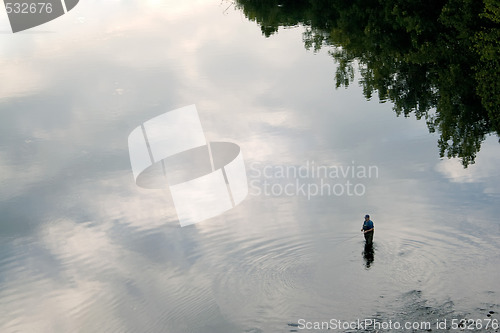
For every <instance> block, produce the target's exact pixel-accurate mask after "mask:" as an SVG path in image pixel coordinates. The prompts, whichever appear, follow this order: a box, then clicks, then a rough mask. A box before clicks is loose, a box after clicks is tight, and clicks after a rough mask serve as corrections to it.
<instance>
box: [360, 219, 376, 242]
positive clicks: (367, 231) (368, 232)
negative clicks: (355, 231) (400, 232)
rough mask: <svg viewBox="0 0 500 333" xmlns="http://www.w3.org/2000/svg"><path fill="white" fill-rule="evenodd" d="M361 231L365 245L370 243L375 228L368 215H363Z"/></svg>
mask: <svg viewBox="0 0 500 333" xmlns="http://www.w3.org/2000/svg"><path fill="white" fill-rule="evenodd" d="M361 231H362V232H363V233H364V236H365V240H366V245H372V243H373V234H374V233H375V228H374V226H373V222H372V220H370V215H365V222H363V228H361Z"/></svg>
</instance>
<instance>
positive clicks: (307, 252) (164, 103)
mask: <svg viewBox="0 0 500 333" xmlns="http://www.w3.org/2000/svg"><path fill="white" fill-rule="evenodd" d="M228 6H229V3H222V4H221V3H219V2H217V1H191V2H182V3H180V2H178V3H176V2H173V1H164V2H162V1H147V2H142V1H141V2H139V1H126V2H125V1H114V2H107V3H105V4H102V3H100V2H97V1H92V0H91V1H84V2H82V3H80V4H79V5H78V6H77V7H76V8H75V9H73V10H72V11H71V12H69V13H68V14H67V15H65V16H63V17H61V18H59V19H57V20H55V21H53V22H51V23H49V24H46V25H44V26H41V27H39V28H35V29H33V30H31V31H27V32H25V33H18V34H8V33H4V34H1V35H0V36H1V37H0V38H1V40H2V42H1V46H0V75H1V77H2V83H1V84H0V112H1V114H0V115H1V122H0V171H1V172H0V213H1V215H0V223H1V224H0V240H1V242H0V331H1V332H70V331H74V332H174V333H178V332H289V331H293V330H298V331H300V329H299V327H297V326H296V325H297V324H298V323H299V322H300V319H304V320H306V321H311V322H313V321H329V320H330V319H339V320H343V321H352V320H357V319H361V320H364V319H365V318H371V319H377V320H379V321H389V320H392V321H400V322H405V321H428V322H431V323H433V325H434V323H435V322H436V320H438V319H439V320H444V319H447V320H448V321H449V322H450V321H451V320H452V319H460V318H468V319H474V320H477V319H486V318H488V317H487V316H486V315H487V314H488V312H489V311H494V312H495V313H494V314H492V315H491V317H489V318H491V319H497V320H498V319H500V317H499V314H498V312H499V311H500V302H499V299H500V287H499V284H498V279H499V277H500V268H499V267H500V256H499V254H500V227H499V223H498V204H499V202H500V201H499V199H500V190H499V189H500V177H499V175H498V165H499V163H500V154H499V153H500V147H499V145H498V143H497V141H498V140H497V138H496V137H493V136H492V137H488V138H487V140H486V141H485V143H484V144H483V147H482V150H481V152H480V153H479V154H478V157H477V162H476V164H474V165H472V166H470V167H469V168H467V169H463V167H462V166H461V164H460V161H458V160H454V159H452V160H448V159H439V155H438V150H437V147H436V141H437V135H436V134H429V132H428V130H427V127H426V124H425V121H418V120H416V119H414V118H404V117H401V118H398V117H395V115H394V112H393V111H392V110H391V108H392V106H391V105H390V103H383V104H380V103H379V102H378V100H376V98H374V99H373V100H370V101H366V100H365V99H364V97H363V94H362V91H361V88H359V87H358V86H357V85H355V84H354V85H351V86H350V87H349V88H348V89H344V88H341V89H338V90H336V89H335V82H334V80H333V79H334V78H333V76H334V73H335V63H334V62H333V61H332V59H331V57H330V56H329V55H328V50H321V51H320V52H318V53H316V54H314V53H313V52H309V51H307V50H305V49H304V47H303V45H302V43H301V38H302V32H303V29H302V28H301V27H297V28H294V29H284V30H280V31H279V33H278V34H277V35H274V36H272V37H271V38H269V39H266V38H263V37H262V36H261V32H260V29H259V28H258V27H257V25H256V23H253V22H248V21H247V20H246V19H245V18H244V16H242V14H241V13H240V12H239V11H236V10H234V9H233V8H231V7H230V8H229V9H228V10H226V8H227V7H228ZM2 15H3V16H2V17H0V30H2V31H8V30H9V26H8V22H7V19H6V15H5V14H2ZM189 104H196V105H197V108H198V112H199V114H200V118H201V121H202V123H203V127H204V129H205V130H206V134H207V137H208V139H209V140H215V141H231V142H235V143H238V144H239V145H240V147H241V149H242V152H243V157H244V159H245V163H246V167H247V175H248V178H249V182H250V184H251V186H250V193H249V196H248V197H247V199H246V200H245V201H244V202H243V203H241V204H240V205H239V206H237V207H236V208H235V209H233V210H231V211H228V212H227V213H225V214H223V215H220V216H218V217H215V218H212V219H210V220H207V221H204V222H201V223H198V224H196V225H192V226H189V227H184V228H181V227H180V226H179V223H178V221H177V216H176V212H175V209H174V208H173V205H172V201H171V198H170V197H169V196H168V193H166V192H165V191H162V190H145V189H142V188H139V187H137V186H136V184H135V183H134V180H133V177H132V172H131V168H130V161H129V157H128V147H127V137H128V134H129V133H130V132H131V131H132V130H133V129H134V128H135V127H136V126H138V125H139V124H141V123H142V122H144V121H145V120H148V119H150V118H152V117H154V116H157V115H159V114H161V113H163V112H166V111H169V110H172V109H175V108H178V107H182V106H185V105H189ZM313 164H314V165H316V166H329V167H332V166H333V167H337V168H341V167H342V168H347V167H351V168H354V167H356V168H357V169H356V170H359V168H362V167H369V166H372V167H375V168H376V170H377V172H376V173H374V174H372V175H371V177H361V176H359V175H358V174H356V175H355V176H354V177H353V176H352V174H351V175H348V176H346V177H342V176H341V177H339V178H329V179H328V181H329V182H330V184H340V185H342V186H344V185H345V183H346V181H350V182H351V183H352V184H360V185H359V186H360V187H358V190H359V191H361V189H363V193H360V192H358V194H357V195H356V194H355V195H348V194H347V193H346V192H344V193H342V194H339V195H320V194H316V195H312V196H311V197H309V198H308V197H307V196H305V195H303V194H302V193H300V192H298V193H295V194H294V195H286V194H283V193H278V192H277V190H276V189H279V188H280V186H284V185H286V184H292V185H293V184H296V181H297V178H294V177H292V176H290V177H285V178H283V177H280V176H279V175H276V174H275V173H272V172H274V171H276V170H279V169H280V168H283V167H288V168H289V169H295V170H298V169H299V168H301V167H302V168H305V167H306V166H307V165H309V166H311V165H313ZM273 170H274V171H273ZM344 170H346V169H344ZM271 173H272V174H271ZM298 181H300V182H301V183H305V184H312V183H319V181H320V180H319V179H318V178H314V177H312V176H311V175H308V176H305V177H302V178H300V179H298ZM264 182H267V183H268V184H270V185H273V184H274V186H275V187H274V188H275V192H274V193H272V192H265V191H264V190H265V188H264V186H265V185H264ZM340 185H339V186H340ZM294 186H295V185H294ZM339 188H340V187H339ZM344 189H346V188H344ZM366 213H369V214H370V215H371V216H372V220H373V221H374V223H375V227H376V233H375V244H374V249H373V252H372V253H370V252H369V251H365V248H364V244H363V243H364V240H363V237H362V235H361V234H360V232H359V229H360V227H361V224H362V221H363V216H364V214H366ZM433 329H434V327H433ZM303 331H306V330H303ZM309 331H311V332H313V331H319V330H314V329H312V330H309ZM367 331H370V329H367Z"/></svg>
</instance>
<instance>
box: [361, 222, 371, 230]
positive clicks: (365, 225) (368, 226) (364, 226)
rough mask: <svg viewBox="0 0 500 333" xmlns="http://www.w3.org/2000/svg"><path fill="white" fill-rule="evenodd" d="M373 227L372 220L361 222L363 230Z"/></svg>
mask: <svg viewBox="0 0 500 333" xmlns="http://www.w3.org/2000/svg"><path fill="white" fill-rule="evenodd" d="M372 228H373V222H372V220H368V221H365V222H363V230H370V229H372Z"/></svg>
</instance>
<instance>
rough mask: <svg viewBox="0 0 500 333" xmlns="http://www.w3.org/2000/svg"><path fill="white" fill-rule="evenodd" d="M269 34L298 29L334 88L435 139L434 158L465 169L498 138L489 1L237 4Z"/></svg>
mask: <svg viewBox="0 0 500 333" xmlns="http://www.w3.org/2000/svg"><path fill="white" fill-rule="evenodd" d="M237 5H238V7H239V8H240V9H241V10H243V12H244V13H245V15H246V17H247V18H249V19H250V20H253V21H256V22H257V23H258V24H259V25H260V27H261V30H262V33H263V34H264V35H265V36H266V37H269V36H271V35H272V34H274V33H276V32H277V31H278V29H279V27H290V26H297V25H302V26H304V27H305V32H304V34H303V41H304V44H305V47H306V48H307V49H313V50H314V51H318V50H319V49H321V48H322V47H324V46H328V47H330V51H329V52H330V54H331V56H332V57H333V58H334V59H335V61H336V62H337V64H338V66H337V70H336V74H335V80H336V85H337V87H340V86H348V85H349V84H350V83H352V81H353V80H354V66H355V65H356V66H358V67H359V72H360V75H361V80H360V82H359V83H360V84H361V85H362V87H363V93H364V95H365V97H366V98H367V99H370V98H372V96H373V94H375V93H377V94H378V97H379V99H380V100H381V101H382V102H385V101H391V102H392V103H393V105H394V111H395V112H396V114H397V115H404V116H409V115H410V114H415V116H416V117H417V118H418V119H421V118H424V119H425V120H426V121H427V124H428V127H429V130H430V131H431V132H434V131H437V132H438V133H440V139H439V141H438V146H439V150H440V155H441V157H443V156H448V157H459V158H461V160H462V163H463V165H464V167H467V166H468V165H469V164H471V163H474V159H475V156H476V154H477V152H478V151H479V150H480V148H481V143H482V141H484V139H485V137H486V135H487V134H489V133H492V132H496V133H497V135H500V110H499V106H500V63H499V61H500V60H499V57H500V44H499V43H500V42H499V41H500V29H499V26H500V5H499V1H498V0H484V1H478V0H420V1H416V0H351V1H343V0H308V1H305V0H238V1H237Z"/></svg>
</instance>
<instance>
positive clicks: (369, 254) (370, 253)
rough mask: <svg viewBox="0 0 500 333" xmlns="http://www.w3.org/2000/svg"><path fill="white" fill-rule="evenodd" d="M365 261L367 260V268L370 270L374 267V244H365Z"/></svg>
mask: <svg viewBox="0 0 500 333" xmlns="http://www.w3.org/2000/svg"><path fill="white" fill-rule="evenodd" d="M362 254H363V259H364V260H365V268H366V269H370V267H371V266H372V265H373V261H374V260H375V251H374V249H373V243H371V244H365V248H364V250H363V252H362Z"/></svg>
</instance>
